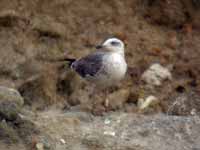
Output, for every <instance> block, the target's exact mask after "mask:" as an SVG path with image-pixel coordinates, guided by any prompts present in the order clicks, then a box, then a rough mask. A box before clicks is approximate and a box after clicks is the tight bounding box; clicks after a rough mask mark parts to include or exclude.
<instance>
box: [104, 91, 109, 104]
mask: <svg viewBox="0 0 200 150" xmlns="http://www.w3.org/2000/svg"><path fill="white" fill-rule="evenodd" d="M104 92H105V100H104V106H105V107H106V108H108V106H109V98H108V95H109V90H108V89H105V91H104Z"/></svg>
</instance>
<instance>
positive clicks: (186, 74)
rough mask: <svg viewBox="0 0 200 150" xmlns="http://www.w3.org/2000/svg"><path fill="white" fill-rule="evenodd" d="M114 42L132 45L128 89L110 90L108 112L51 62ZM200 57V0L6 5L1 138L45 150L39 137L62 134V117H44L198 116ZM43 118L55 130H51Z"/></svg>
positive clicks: (1, 4)
mask: <svg viewBox="0 0 200 150" xmlns="http://www.w3.org/2000/svg"><path fill="white" fill-rule="evenodd" d="M112 36H116V37H118V38H120V39H121V40H123V41H124V42H125V44H126V49H125V55H126V60H127V63H128V67H129V69H128V72H127V75H126V77H125V79H124V80H123V81H122V83H121V84H120V85H118V86H117V87H112V88H110V89H109V96H108V98H109V100H110V103H109V106H104V103H103V102H104V99H103V98H102V93H101V92H100V93H99V94H96V95H90V91H91V85H90V84H88V83H87V82H85V81H84V80H82V79H81V78H80V77H79V76H78V75H77V74H76V73H74V72H73V71H71V70H70V69H68V68H67V64H63V63H57V62H53V61H50V60H52V59H55V58H59V57H62V56H63V55H65V56H69V57H72V58H74V57H75V58H79V57H82V56H84V55H87V54H88V53H91V52H92V51H95V45H97V44H99V43H101V42H102V41H103V40H104V39H106V38H108V37H112ZM199 57H200V1H198V0H163V1H159V0H123V1H117V0H93V1H90V0H76V1H75V0H74V1H73V0H51V1H50V0H10V1H7V0H1V1H0V86H1V87H0V120H5V122H4V123H1V124H0V133H2V134H1V135H2V136H1V135H0V137H1V138H2V139H4V140H6V142H8V141H11V142H10V143H13V141H15V143H18V144H19V143H21V144H19V147H21V149H23V148H24V147H25V149H26V148H27V147H28V148H32V149H37V148H38V147H39V148H40V147H42V148H43V149H45V148H44V147H45V146H44V145H45V144H44V142H43V143H42V144H43V145H42V144H41V143H40V142H38V141H40V140H38V139H40V138H39V137H38V136H36V138H35V136H33V135H40V134H39V133H40V132H41V130H42V131H43V132H44V131H45V134H47V133H48V134H50V133H51V132H56V130H57V128H62V127H59V123H60V121H63V119H60V120H59V119H58V120H57V121H58V124H57V126H56V125H54V126H53V125H52V126H53V127H52V126H51V124H52V122H51V121H49V119H47V120H48V121H49V122H48V121H47V120H45V119H44V118H45V117H46V116H50V117H52V118H51V119H56V118H57V117H58V115H61V114H64V113H66V112H68V111H70V112H74V114H76V113H78V112H84V113H86V116H87V117H88V116H90V115H94V116H101V115H105V113H106V112H108V113H110V112H111V113H112V112H113V113H118V112H123V113H133V114H138V115H141V114H143V115H145V116H146V115H147V116H149V115H153V114H160V113H162V114H165V115H170V116H174V115H176V116H180V117H181V116H192V115H197V116H198V115H199V114H200V76H199V73H200V67H199V65H200V58H199ZM10 111H11V112H10ZM20 114H21V116H23V117H24V118H26V119H25V120H23V119H22V118H23V117H22V118H21V116H20ZM70 117H71V118H73V115H72V114H71V116H70ZM87 117H86V118H87ZM47 118H48V117H47ZM51 119H50V120H51ZM44 120H45V121H47V123H46V127H49V126H50V127H49V128H48V129H45V130H44V129H43V125H44V124H45V122H43V121H44ZM6 121H7V122H9V123H6ZM66 122H67V123H68V124H73V125H74V124H77V122H79V121H76V119H75V120H73V121H72V120H67V121H66ZM65 125H66V124H63V126H65ZM37 126H39V127H37ZM54 127H55V128H54ZM70 127H71V126H70ZM35 128H36V129H35ZM63 128H64V127H63ZM16 129H17V130H16ZM33 129H34V130H33ZM64 129H66V128H64ZM46 130H47V131H46ZM43 132H42V135H43ZM61 133H63V130H61V131H58V133H57V132H56V133H53V134H52V135H53V137H54V136H55V135H56V137H55V138H58V139H59V140H60V139H62V140H61V145H62V144H63V143H64V144H65V143H66V141H65V140H66V139H67V138H66V137H63V136H62V138H61V137H60V136H58V135H60V134H61ZM57 134H58V135H57ZM19 137H21V138H19ZM47 137H48V136H47ZM49 137H50V139H49V141H51V140H52V137H51V136H49ZM1 138H0V139H1ZM63 140H64V141H63ZM16 141H17V142H16ZM52 141H53V142H55V139H53V140H52ZM85 142H86V141H85ZM87 142H88V141H87ZM87 142H86V143H87ZM0 143H1V142H0ZM3 143H4V142H3ZM38 143H39V146H38ZM49 143H51V142H49ZM89 143H90V142H89ZM183 143H184V142H183ZM4 144H5V143H4ZM4 144H2V149H4V148H5V147H6V146H5V147H3V146H4ZM24 145H25V146H24ZM27 145H28V146H27ZM41 145H42V146H41ZM47 145H48V143H47ZM53 145H54V144H53ZM58 145H59V144H58ZM68 146H69V145H68ZM49 147H51V146H49ZM61 147H62V146H61ZM97 147H98V146H97ZM0 148H1V146H0ZM56 149H59V148H56ZM60 149H61V148H60ZM63 149H67V148H66V147H65V148H63ZM68 149H70V148H69V147H68ZM75 149H78V148H75ZM79 149H82V148H80V147H79ZM91 149H95V148H91ZM102 149H103V148H102ZM107 149H108V148H107ZM127 149H128V148H127ZM41 150H42V149H41ZM129 150H130V149H129Z"/></svg>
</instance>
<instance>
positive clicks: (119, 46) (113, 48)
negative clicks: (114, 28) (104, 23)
mask: <svg viewBox="0 0 200 150" xmlns="http://www.w3.org/2000/svg"><path fill="white" fill-rule="evenodd" d="M97 48H103V49H105V50H107V51H110V52H118V53H121V54H123V55H124V43H123V42H122V41H121V40H120V39H117V38H109V39H107V40H106V41H104V42H103V44H102V45H100V46H99V47H97Z"/></svg>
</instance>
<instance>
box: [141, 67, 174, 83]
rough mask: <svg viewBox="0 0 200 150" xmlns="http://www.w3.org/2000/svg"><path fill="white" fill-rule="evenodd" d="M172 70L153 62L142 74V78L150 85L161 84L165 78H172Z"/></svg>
mask: <svg viewBox="0 0 200 150" xmlns="http://www.w3.org/2000/svg"><path fill="white" fill-rule="evenodd" d="M171 79H172V75H171V72H170V71H169V70H168V69H167V68H165V67H163V66H161V65H160V64H153V65H151V66H150V68H149V69H147V70H146V71H145V72H144V73H143V74H142V80H143V81H145V82H146V83H147V84H148V85H150V86H160V85H161V84H162V81H163V80H171Z"/></svg>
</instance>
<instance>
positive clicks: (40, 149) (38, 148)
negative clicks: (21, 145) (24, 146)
mask: <svg viewBox="0 0 200 150" xmlns="http://www.w3.org/2000/svg"><path fill="white" fill-rule="evenodd" d="M36 150H44V144H43V143H37V144H36Z"/></svg>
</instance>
